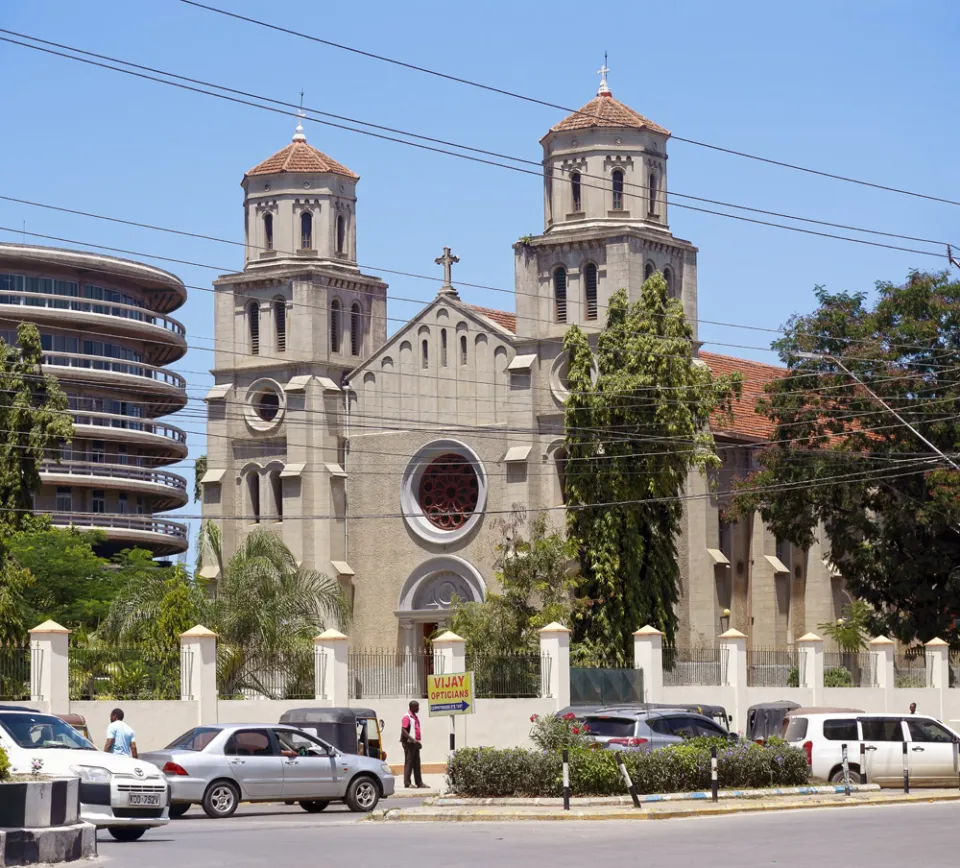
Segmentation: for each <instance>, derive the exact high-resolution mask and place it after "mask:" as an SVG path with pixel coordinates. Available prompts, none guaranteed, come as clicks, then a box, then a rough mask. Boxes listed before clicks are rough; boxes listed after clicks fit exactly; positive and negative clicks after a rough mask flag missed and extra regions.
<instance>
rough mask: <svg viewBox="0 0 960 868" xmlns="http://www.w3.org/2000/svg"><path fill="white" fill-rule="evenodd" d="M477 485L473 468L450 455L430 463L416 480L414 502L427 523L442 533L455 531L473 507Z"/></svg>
mask: <svg viewBox="0 0 960 868" xmlns="http://www.w3.org/2000/svg"><path fill="white" fill-rule="evenodd" d="M479 496H480V484H479V482H478V481H477V473H476V471H475V470H474V469H473V465H472V464H471V463H470V462H469V461H468V460H467V459H466V458H464V457H463V456H462V455H457V454H456V453H455V452H451V453H450V454H448V455H441V456H440V457H439V458H435V459H434V460H433V461H432V462H430V466H429V467H427V469H426V470H425V471H424V472H423V475H422V476H421V477H420V491H419V496H418V498H417V499H418V501H419V503H420V509H422V510H423V514H424V515H425V516H426V517H427V520H428V521H429V522H430V523H431V524H432V525H433V526H434V527H439V528H440V529H442V530H457V529H458V528H461V527H463V526H464V525H465V524H466V523H467V519H469V518H470V516H471V515H473V512H474V510H475V509H476V508H477V498H478V497H479Z"/></svg>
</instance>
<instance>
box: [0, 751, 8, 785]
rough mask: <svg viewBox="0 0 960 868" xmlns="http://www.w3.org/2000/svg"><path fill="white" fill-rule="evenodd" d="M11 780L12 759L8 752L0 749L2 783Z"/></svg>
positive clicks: (0, 779)
mask: <svg viewBox="0 0 960 868" xmlns="http://www.w3.org/2000/svg"><path fill="white" fill-rule="evenodd" d="M9 780H10V758H9V757H8V756H7V752H6V751H5V750H4V749H3V748H2V747H0V782H3V781H9Z"/></svg>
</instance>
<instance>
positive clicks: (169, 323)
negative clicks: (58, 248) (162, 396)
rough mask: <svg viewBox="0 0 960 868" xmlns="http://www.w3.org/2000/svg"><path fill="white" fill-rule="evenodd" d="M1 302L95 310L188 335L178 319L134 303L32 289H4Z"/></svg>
mask: <svg viewBox="0 0 960 868" xmlns="http://www.w3.org/2000/svg"><path fill="white" fill-rule="evenodd" d="M4 304H11V305H16V306H18V307H43V308H50V309H55V310H75V311H77V312H78V313H96V314H101V315H103V316H115V317H120V318H121V319H129V320H135V321H136V322H142V323H147V324H148V325H152V326H157V327H158V328H162V329H164V330H165V331H168V332H170V333H171V334H175V335H177V337H181V338H182V337H185V336H186V334H187V330H186V328H184V326H183V324H182V323H180V322H177V320H175V319H174V318H173V317H169V316H164V315H163V314H160V313H153V312H152V311H149V310H146V309H145V308H142V307H137V306H136V305H132V304H122V303H120V302H115V301H101V300H99V299H98V300H91V299H86V298H74V297H73V296H62V295H38V294H37V293H35V292H11V291H10V290H4V291H3V292H2V293H0V305H4Z"/></svg>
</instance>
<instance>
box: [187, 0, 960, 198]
mask: <svg viewBox="0 0 960 868" xmlns="http://www.w3.org/2000/svg"><path fill="white" fill-rule="evenodd" d="M181 2H182V3H186V4H187V5H188V6H196V7H197V8H198V9H205V10H207V11H208V12H216V13H217V14H218V15H224V16H227V17H229V18H235V19H237V20H238V21H245V22H247V23H249V24H256V25H257V26H259V27H264V28H267V29H268V30H274V31H277V32H278V33H285V34H287V35H289V36H296V37H298V38H300V39H306V40H309V41H311V42H316V43H319V44H321V45H326V46H328V47H330V48H336V49H339V50H341V51H347V52H350V53H352V54H357V55H360V56H362V57H367V58H370V59H372V60H378V61H381V62H383V63H389V64H393V65H395V66H400V67H403V68H405V69H410V70H413V71H415V72H421V73H425V74H427V75H432V76H435V77H437V78H442V79H446V80H447V81H453V82H456V83H458V84H465V85H468V86H470V87H475V88H479V89H480V90H485V91H489V92H491V93H497V94H500V95H502V96H508V97H511V98H513V99H518V100H522V101H524V102H528V103H533V104H534V105H540V106H544V107H546V108H552V109H557V110H558V111H563V112H567V113H568V114H579V115H583V116H585V117H597V118H600V115H594V114H593V113H591V112H584V111H582V110H580V109H573V108H568V107H567V106H563V105H559V104H558V103H553V102H549V101H547V100H542V99H537V98H536V97H531V96H525V95H524V94H520V93H516V92H514V91H510V90H506V89H504V88H499V87H494V86H493V85H488V84H483V83H481V82H478V81H473V80H471V79H468V78H462V77H460V76H456V75H450V74H448V73H444V72H439V71H438V70H435V69H430V68H428V67H425V66H418V65H416V64H412V63H407V62H405V61H402V60H397V59H395V58H391V57H386V56H385V55H382V54H377V53H375V52H371V51H363V50H362V49H359V48H353V47H352V46H349V45H344V44H342V43H338V42H333V41H332V40H329V39H322V38H320V37H318V36H313V35H311V34H308V33H303V32H302V31H299V30H292V29H290V28H287V27H281V26H280V25H277V24H271V23H269V22H267V21H262V20H260V19H257V18H251V17H249V16H246V15H240V14H239V13H236V12H230V11H228V10H226V9H219V8H217V7H216V6H208V5H207V4H205V3H199V2H197V0H181ZM601 119H602V118H601ZM671 138H674V139H676V140H677V141H678V142H684V143H685V144H688V145H695V146H697V147H700V148H708V149H710V150H713V151H719V152H721V153H724V154H730V155H731V156H735V157H742V158H744V159H747V160H754V161H756V162H759V163H766V164H768V165H771V166H779V167H781V168H784V169H792V170H794V171H797V172H806V173H807V174H810V175H817V176H820V177H822V178H830V179H831V180H834V181H843V182H845V183H848V184H858V185H860V186H862V187H872V188H873V189H875V190H883V191H885V192H888V193H898V194H900V195H903V196H912V197H914V198H917V199H926V200H928V201H931V202H941V203H943V204H945V205H960V202H958V201H954V200H953V199H946V198H943V197H940V196H932V195H928V194H926V193H917V192H914V191H912V190H903V189H900V188H898V187H892V186H888V185H886V184H878V183H874V182H872V181H864V180H861V179H858V178H852V177H848V176H845V175H839V174H835V173H833V172H826V171H822V170H820V169H811V168H809V167H807V166H800V165H795V164H793V163H787V162H784V161H782V160H775V159H772V158H770V157H762V156H759V155H757V154H751V153H748V152H746V151H740V150H736V149H733V148H725V147H722V146H720V145H714V144H710V143H708V142H701V141H698V140H696V139H690V138H684V137H683V136H678V135H676V134H674V133H671Z"/></svg>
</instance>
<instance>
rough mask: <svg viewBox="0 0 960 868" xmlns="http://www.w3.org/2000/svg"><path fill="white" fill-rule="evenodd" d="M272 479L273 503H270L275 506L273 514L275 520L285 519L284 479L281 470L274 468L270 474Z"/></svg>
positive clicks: (270, 479)
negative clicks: (281, 476)
mask: <svg viewBox="0 0 960 868" xmlns="http://www.w3.org/2000/svg"><path fill="white" fill-rule="evenodd" d="M269 481H270V498H271V501H272V503H271V504H270V506H271V507H273V515H272V516H271V517H272V518H273V520H274V521H283V480H282V479H281V478H280V471H279V470H274V471H273V472H271V474H270V476H269Z"/></svg>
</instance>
